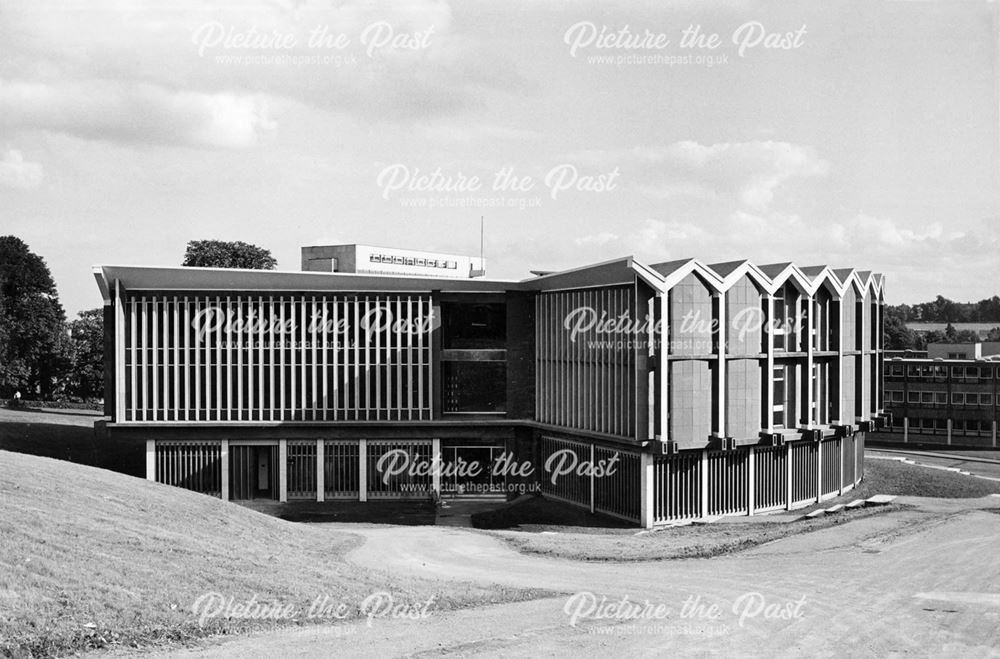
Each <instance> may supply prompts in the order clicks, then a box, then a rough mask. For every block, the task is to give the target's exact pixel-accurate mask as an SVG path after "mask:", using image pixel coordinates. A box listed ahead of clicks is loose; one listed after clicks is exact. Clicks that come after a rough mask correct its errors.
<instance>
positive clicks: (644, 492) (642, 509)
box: [639, 453, 656, 529]
mask: <svg viewBox="0 0 1000 659" xmlns="http://www.w3.org/2000/svg"><path fill="white" fill-rule="evenodd" d="M653 469H655V467H654V462H653V454H652V453H640V454H639V477H640V482H641V492H640V497H641V500H640V504H639V515H640V516H641V517H642V519H641V520H640V521H641V523H642V526H643V528H647V529H651V528H653V524H654V523H655V521H656V510H655V508H654V506H655V504H654V501H655V499H654V497H655V496H656V492H655V485H656V478H655V474H654V473H653Z"/></svg>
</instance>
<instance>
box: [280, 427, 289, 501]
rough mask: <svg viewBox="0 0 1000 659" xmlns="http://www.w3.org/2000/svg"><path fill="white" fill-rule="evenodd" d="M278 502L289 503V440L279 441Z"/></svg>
mask: <svg viewBox="0 0 1000 659" xmlns="http://www.w3.org/2000/svg"><path fill="white" fill-rule="evenodd" d="M278 501H280V502H282V503H284V502H286V501H288V440H287V439H279V440H278Z"/></svg>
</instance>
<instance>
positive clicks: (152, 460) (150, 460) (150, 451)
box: [146, 439, 156, 481]
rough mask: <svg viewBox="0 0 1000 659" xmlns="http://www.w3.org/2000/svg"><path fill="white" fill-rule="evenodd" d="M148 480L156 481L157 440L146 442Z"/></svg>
mask: <svg viewBox="0 0 1000 659" xmlns="http://www.w3.org/2000/svg"><path fill="white" fill-rule="evenodd" d="M146 480H148V481H156V440H155V439H147V440H146Z"/></svg>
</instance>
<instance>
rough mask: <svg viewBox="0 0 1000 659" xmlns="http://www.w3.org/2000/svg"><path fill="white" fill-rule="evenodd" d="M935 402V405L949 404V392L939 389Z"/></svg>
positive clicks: (935, 394) (935, 395)
mask: <svg viewBox="0 0 1000 659" xmlns="http://www.w3.org/2000/svg"><path fill="white" fill-rule="evenodd" d="M934 404H935V405H947V404H948V392H947V391H938V392H935V393H934Z"/></svg>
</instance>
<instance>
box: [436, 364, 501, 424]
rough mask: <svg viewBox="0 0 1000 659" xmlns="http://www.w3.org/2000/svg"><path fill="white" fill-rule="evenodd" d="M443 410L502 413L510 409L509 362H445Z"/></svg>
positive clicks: (442, 369)
mask: <svg viewBox="0 0 1000 659" xmlns="http://www.w3.org/2000/svg"><path fill="white" fill-rule="evenodd" d="M441 377H442V380H443V385H444V391H443V392H442V393H443V398H444V401H443V411H444V412H446V413H452V414H454V413H463V412H464V413H475V412H479V413H484V412H485V413H499V412H506V411H507V363H506V362H476V361H466V362H462V361H459V362H445V361H443V362H441Z"/></svg>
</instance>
